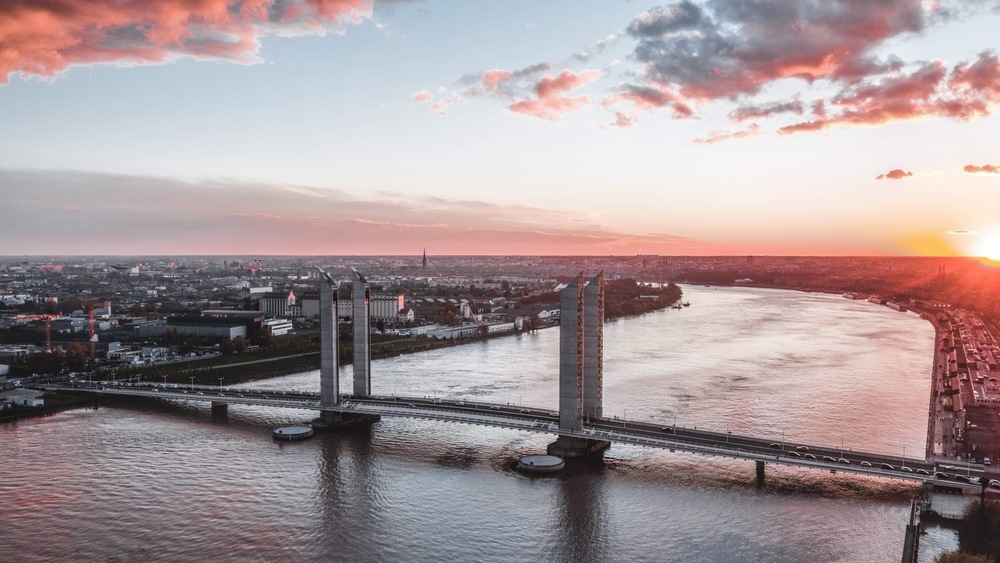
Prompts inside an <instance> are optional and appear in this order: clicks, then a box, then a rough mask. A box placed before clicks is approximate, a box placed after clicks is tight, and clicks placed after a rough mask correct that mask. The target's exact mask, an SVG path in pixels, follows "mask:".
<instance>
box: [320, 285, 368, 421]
mask: <svg viewBox="0 0 1000 563" xmlns="http://www.w3.org/2000/svg"><path fill="white" fill-rule="evenodd" d="M320 272H321V274H322V278H323V279H322V280H320V288H319V304H320V307H319V308H320V314H319V325H320V328H319V332H320V354H319V361H320V370H319V378H320V416H319V418H317V419H315V420H313V421H312V426H313V428H314V429H339V428H345V427H348V426H354V425H358V424H367V423H372V422H376V421H378V420H379V418H380V417H379V416H378V415H373V414H357V413H345V412H341V411H339V410H335V409H337V408H339V407H341V406H342V405H341V401H340V379H339V378H340V350H339V341H340V338H339V330H338V327H339V322H340V315H338V314H337V282H336V280H334V279H333V278H332V277H330V275H329V274H327V273H326V272H325V271H323V269H322V268H321V269H320ZM359 288H360V295H361V298H360V299H359V298H358V295H359V291H358V290H359ZM368 297H369V295H368V282H367V281H365V278H364V277H362V276H361V274H359V273H358V272H357V271H356V270H355V271H354V303H353V305H352V306H353V311H352V312H353V314H354V394H355V395H370V394H371V329H370V323H369V318H368ZM359 335H360V336H361V338H359Z"/></svg>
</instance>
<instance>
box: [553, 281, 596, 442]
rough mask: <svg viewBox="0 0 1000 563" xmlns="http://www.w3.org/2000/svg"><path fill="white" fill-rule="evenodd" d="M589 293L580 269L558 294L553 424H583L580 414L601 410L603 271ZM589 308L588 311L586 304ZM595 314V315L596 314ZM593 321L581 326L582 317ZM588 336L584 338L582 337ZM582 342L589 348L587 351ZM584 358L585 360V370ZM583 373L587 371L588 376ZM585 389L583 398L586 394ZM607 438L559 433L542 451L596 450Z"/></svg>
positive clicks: (571, 427) (570, 427)
mask: <svg viewBox="0 0 1000 563" xmlns="http://www.w3.org/2000/svg"><path fill="white" fill-rule="evenodd" d="M591 283H592V285H593V286H594V287H593V289H591V290H590V298H589V299H588V298H587V293H588V292H587V290H586V289H585V286H584V279H583V273H582V272H581V273H580V274H577V276H576V278H574V279H573V281H572V282H570V284H569V285H567V286H566V288H565V289H563V290H562V293H561V294H560V296H559V430H561V431H569V432H579V431H581V430H583V418H584V416H585V415H586V416H592V417H593V416H597V414H596V413H598V412H600V410H602V408H603V407H602V406H601V400H602V392H601V390H600V389H599V387H600V386H601V385H602V383H603V382H602V381H601V377H602V367H601V361H602V360H603V359H602V357H601V356H602V354H603V343H602V340H603V314H604V303H603V301H604V291H603V290H604V276H603V274H598V275H597V277H595V278H594V279H593V280H592V282H591ZM588 306H589V307H590V309H593V311H590V312H588V309H587V307H588ZM598 319H600V320H598ZM588 322H590V323H591V324H592V325H593V328H591V330H590V331H588V330H587V323H588ZM588 336H589V337H590V338H589V341H588ZM588 345H589V346H590V347H591V348H593V350H592V351H589V352H588V349H587V347H588ZM588 363H589V364H591V365H590V366H589V371H588ZM588 374H589V377H588ZM588 389H589V395H590V396H589V399H588ZM609 445H610V442H607V441H604V440H590V439H586V438H578V437H573V436H559V438H558V439H557V440H556V441H555V442H553V443H551V444H549V447H548V453H549V454H550V455H558V456H562V457H583V456H587V455H590V454H594V453H598V452H602V451H604V450H605V449H607V448H608V446H609Z"/></svg>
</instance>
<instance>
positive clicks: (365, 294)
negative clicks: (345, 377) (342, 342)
mask: <svg viewBox="0 0 1000 563" xmlns="http://www.w3.org/2000/svg"><path fill="white" fill-rule="evenodd" d="M351 271H352V272H353V273H354V289H353V291H352V292H351V302H352V305H351V306H352V308H353V311H352V315H351V318H352V319H353V320H354V395H355V396H359V395H371V394H372V354H371V346H372V330H371V315H370V310H369V307H370V300H371V290H370V288H369V287H368V281H367V280H366V279H365V278H364V276H362V275H361V274H360V273H358V271H357V270H355V269H354V268H351Z"/></svg>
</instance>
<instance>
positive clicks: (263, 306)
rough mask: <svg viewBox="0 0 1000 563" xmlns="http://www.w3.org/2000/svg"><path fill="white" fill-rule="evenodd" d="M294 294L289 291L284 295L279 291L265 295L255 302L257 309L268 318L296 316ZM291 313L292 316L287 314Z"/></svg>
mask: <svg viewBox="0 0 1000 563" xmlns="http://www.w3.org/2000/svg"><path fill="white" fill-rule="evenodd" d="M295 302H296V301H295V294H294V293H292V292H291V291H289V292H288V294H287V295H286V294H284V293H282V292H279V291H271V292H268V293H265V294H264V296H263V297H261V298H260V301H258V302H257V304H258V309H259V310H260V312H262V313H264V314H265V315H266V316H268V317H289V316H298V315H295V314H294V313H295V312H297V311H295V308H296V307H295ZM289 313H293V314H291V315H290V314H289Z"/></svg>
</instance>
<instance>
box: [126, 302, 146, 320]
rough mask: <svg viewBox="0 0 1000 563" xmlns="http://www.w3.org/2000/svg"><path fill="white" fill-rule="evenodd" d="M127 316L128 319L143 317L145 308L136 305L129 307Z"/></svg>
mask: <svg viewBox="0 0 1000 563" xmlns="http://www.w3.org/2000/svg"><path fill="white" fill-rule="evenodd" d="M128 314H129V316H130V317H145V316H146V308H145V307H143V306H142V305H140V304H138V303H136V304H135V305H132V306H131V307H129V308H128Z"/></svg>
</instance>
